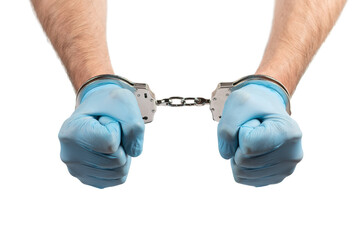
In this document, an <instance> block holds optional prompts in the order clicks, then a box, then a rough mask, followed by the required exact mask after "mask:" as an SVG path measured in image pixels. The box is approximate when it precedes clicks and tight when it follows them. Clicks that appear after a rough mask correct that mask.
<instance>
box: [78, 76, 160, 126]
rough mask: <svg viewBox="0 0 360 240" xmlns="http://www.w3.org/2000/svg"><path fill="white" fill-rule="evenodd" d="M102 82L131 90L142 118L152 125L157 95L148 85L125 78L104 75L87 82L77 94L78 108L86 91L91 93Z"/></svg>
mask: <svg viewBox="0 0 360 240" xmlns="http://www.w3.org/2000/svg"><path fill="white" fill-rule="evenodd" d="M101 80H106V81H107V83H108V82H110V83H112V84H117V85H119V86H121V87H123V88H125V89H128V90H130V91H131V92H132V93H133V94H134V95H135V97H136V100H137V103H138V106H139V109H140V112H141V116H142V118H143V120H144V122H145V123H150V122H152V121H153V119H154V115H155V112H156V98H155V94H154V93H153V92H152V91H151V90H150V88H149V86H148V85H147V84H146V83H134V82H131V81H129V80H127V79H125V78H123V77H120V76H116V75H112V74H104V75H99V76H95V77H93V78H90V79H89V80H88V81H87V82H85V83H84V84H83V85H82V86H81V87H80V89H79V91H78V92H77V94H76V107H77V106H78V105H79V104H80V101H81V99H82V97H83V95H84V89H85V87H86V90H87V91H89V90H90V89H92V88H95V87H97V86H99V85H101Z"/></svg>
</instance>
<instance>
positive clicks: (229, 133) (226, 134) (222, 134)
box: [218, 123, 234, 142]
mask: <svg viewBox="0 0 360 240" xmlns="http://www.w3.org/2000/svg"><path fill="white" fill-rule="evenodd" d="M218 136H219V138H221V139H223V140H224V141H226V142H229V141H231V140H232V139H233V138H234V129H233V128H232V127H231V126H229V125H228V124H223V123H219V126H218Z"/></svg>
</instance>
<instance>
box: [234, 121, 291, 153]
mask: <svg viewBox="0 0 360 240" xmlns="http://www.w3.org/2000/svg"><path fill="white" fill-rule="evenodd" d="M286 139H287V138H286V129H284V123H283V122H282V121H281V119H277V121H273V120H265V121H264V122H262V123H261V122H260V121H259V120H257V119H253V120H250V121H248V122H246V123H245V124H243V125H242V126H241V127H240V130H239V148H240V150H241V153H242V154H244V155H246V156H258V155H262V154H266V153H269V152H271V151H273V150H275V149H277V148H278V147H279V146H281V145H282V144H283V143H284V142H285V141H286Z"/></svg>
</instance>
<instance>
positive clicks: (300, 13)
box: [256, 0, 346, 95]
mask: <svg viewBox="0 0 360 240" xmlns="http://www.w3.org/2000/svg"><path fill="white" fill-rule="evenodd" d="M345 3H346V0H300V1H299V0H277V1H276V3H275V12H274V19H273V25H272V30H271V34H270V38H269V41H268V44H267V47H266V49H265V53H264V56H263V59H262V61H261V63H260V66H259V68H258V69H257V71H256V74H264V75H269V76H272V77H274V78H275V79H277V80H279V81H280V82H281V83H282V84H284V86H285V87H286V88H287V89H288V91H289V93H290V95H292V94H293V93H294V91H295V88H296V85H297V84H298V83H299V81H300V78H301V77H302V75H303V74H304V72H305V70H306V68H307V66H308V65H309V63H310V61H311V59H312V58H313V56H314V55H315V53H316V52H317V50H318V49H319V48H320V46H321V44H322V43H323V42H324V40H325V38H326V36H327V35H328V34H329V32H330V30H331V29H332V27H333V26H334V24H335V22H336V20H337V19H338V17H339V15H340V13H341V11H342V9H343V8H344V6H345Z"/></svg>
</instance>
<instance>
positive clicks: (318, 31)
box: [32, 0, 346, 187]
mask: <svg viewBox="0 0 360 240" xmlns="http://www.w3.org/2000/svg"><path fill="white" fill-rule="evenodd" d="M32 3H33V6H34V9H35V11H36V13H37V16H38V18H39V20H40V23H41V24H42V26H43V28H44V30H45V32H46V34H47V36H48V38H49V39H50V41H51V43H52V45H53V46H54V48H55V50H56V52H57V53H58V55H59V57H60V59H61V61H62V63H63V64H64V66H65V68H66V70H67V73H68V75H69V78H70V80H71V82H72V84H73V86H74V88H75V90H76V91H78V90H79V88H80V87H81V86H82V85H83V84H84V83H85V82H86V81H87V80H88V79H89V78H91V77H93V76H96V75H100V74H113V69H112V66H111V62H110V57H109V53H108V47H107V43H106V6H107V3H106V0H93V1H91V0H32ZM345 3H346V0H276V4H275V12H274V19H273V25H272V30H271V34H270V37H269V40H268V44H267V46H266V49H265V52H264V56H263V59H262V61H261V63H260V66H259V68H258V69H257V71H256V74H264V75H269V76H271V77H274V78H276V79H277V80H279V81H280V82H282V83H283V85H284V86H285V87H286V88H287V89H288V91H289V93H290V94H293V93H294V91H295V88H296V86H297V84H298V82H299V80H300V78H301V76H302V75H303V74H304V72H305V70H306V68H307V66H308V65H309V63H310V61H311V59H312V58H313V56H314V55H315V53H316V52H317V50H318V49H319V47H320V46H321V44H322V43H323V41H324V40H325V38H326V36H327V35H328V33H329V32H330V30H331V29H332V27H333V26H334V24H335V22H336V20H337V18H338V17H339V15H340V12H341V10H342V9H343V7H344V5H345ZM255 95H256V94H255ZM106 96H107V95H105V97H104V98H106ZM121 96H122V97H124V95H123V94H122V95H121ZM256 96H257V98H256V99H255V100H254V102H257V101H258V99H259V95H256ZM230 97H231V96H230ZM124 98H126V99H130V97H129V96H128V97H124ZM260 98H261V97H260ZM102 99H103V98H102ZM134 102H135V101H134ZM272 103H273V102H272ZM237 106H239V105H238V103H235V106H234V108H236V107H237ZM269 106H270V108H271V107H272V105H271V104H270V105H269ZM269 106H268V107H269ZM264 107H265V106H264V105H261V106H260V107H259V108H260V110H262V108H264ZM101 108H103V107H101ZM131 109H133V110H134V108H131ZM229 117H230V118H231V117H236V115H235V114H233V113H232V112H231V113H230V114H229V115H228V117H227V118H229ZM223 119H225V118H223ZM223 119H222V120H223ZM140 120H141V119H140ZM286 120H287V118H286ZM141 123H142V122H141ZM253 123H254V122H253ZM277 123H279V122H277ZM256 124H257V125H259V124H260V122H258V123H256ZM248 127H253V128H254V126H248ZM230 130H231V131H230V133H232V132H233V131H232V130H233V128H231V129H230ZM64 131H65V130H64ZM119 131H120V130H119ZM65 132H66V131H65ZM299 132H300V130H299ZM142 133H143V130H142ZM225 133H226V132H225ZM300 133H301V132H300ZM235 135H236V134H230V136H235ZM274 135H275V136H276V134H274ZM66 137H67V135H66V134H65V138H66ZM119 138H120V137H119ZM126 139H127V138H126V137H125V139H124V140H126ZM230 140H231V143H234V141H233V139H230ZM260 140H261V139H260ZM124 142H125V141H124ZM100 143H102V142H100ZM231 143H230V144H228V145H233V144H231ZM255 147H256V146H255ZM286 150H288V149H286ZM290 150H291V149H290ZM290 150H289V152H292V151H290ZM227 155H229V154H227ZM230 155H232V156H233V154H230ZM131 156H132V155H131ZM226 157H228V156H226ZM230 157H231V156H230ZM235 170H236V171H238V172H236V174H237V175H239V174H240V175H241V176H243V175H245V173H242V172H239V171H241V170H243V169H241V167H240V168H235ZM252 172H253V173H254V171H252ZM286 174H287V175H289V174H291V172H286ZM252 177H254V176H252ZM280 180H281V179H280ZM241 181H243V180H241ZM272 181H273V182H274V181H278V180H276V179H275V180H272ZM239 182H240V180H239ZM243 183H244V184H249V182H248V183H246V182H243ZM86 184H89V185H94V186H97V185H96V184H94V183H90V182H86ZM116 184H120V183H117V182H116V183H115V185H116ZM262 184H264V183H263V182H257V183H256V185H259V186H260V185H262ZM251 185H254V183H253V182H252V183H251ZM98 187H99V186H98ZM100 187H101V186H100Z"/></svg>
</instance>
